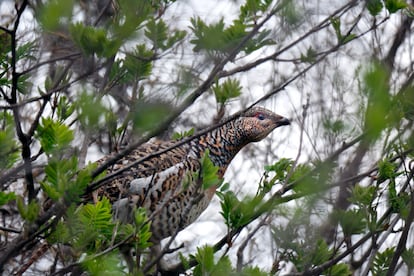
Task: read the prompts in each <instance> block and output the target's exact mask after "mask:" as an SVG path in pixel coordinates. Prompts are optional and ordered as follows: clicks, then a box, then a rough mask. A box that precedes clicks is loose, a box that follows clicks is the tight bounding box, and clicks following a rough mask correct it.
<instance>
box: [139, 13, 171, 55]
mask: <svg viewBox="0 0 414 276" xmlns="http://www.w3.org/2000/svg"><path fill="white" fill-rule="evenodd" d="M167 31H168V28H167V24H165V22H164V21H163V20H162V19H159V20H158V22H156V21H155V20H153V19H152V20H150V21H148V23H147V25H146V29H145V36H146V37H147V38H148V39H149V40H151V42H152V44H153V46H154V48H155V49H157V48H160V49H163V50H165V49H166V48H167V47H166V40H167V38H168V37H167Z"/></svg>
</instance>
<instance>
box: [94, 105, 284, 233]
mask: <svg viewBox="0 0 414 276" xmlns="http://www.w3.org/2000/svg"><path fill="white" fill-rule="evenodd" d="M288 124H290V123H289V120H287V119H286V118H284V117H282V116H280V115H277V114H275V113H273V112H271V111H269V110H267V109H264V108H261V107H254V108H252V109H250V110H248V111H247V112H245V113H244V114H242V115H241V116H239V117H237V118H236V119H234V120H231V121H229V122H227V123H226V124H224V125H222V126H221V127H218V128H216V129H214V130H212V131H210V132H207V133H206V134H204V135H201V136H199V137H195V138H194V139H192V140H191V141H189V142H188V143H184V144H182V145H180V146H178V147H174V148H171V147H172V146H173V145H174V144H176V143H179V141H166V142H153V143H146V144H144V145H142V146H141V147H139V148H137V149H136V150H134V151H133V152H132V153H131V154H129V155H128V156H126V157H125V158H123V159H121V160H119V162H118V163H117V164H115V165H114V166H112V167H111V168H110V169H109V171H110V172H114V171H117V170H119V169H120V168H122V167H124V166H126V165H128V164H130V163H131V162H134V161H136V160H139V159H140V158H142V157H145V156H148V155H149V154H151V153H154V152H158V151H160V150H164V149H169V148H171V149H169V150H168V151H166V152H164V153H161V154H159V155H155V156H154V157H151V158H149V159H147V160H145V161H143V162H141V163H139V164H138V165H136V166H134V167H131V168H130V169H129V170H126V171H124V172H122V173H121V174H120V175H118V176H117V177H116V179H114V180H113V181H112V182H111V183H108V184H107V185H105V186H103V187H101V188H100V189H98V190H97V191H96V193H95V196H103V195H104V196H107V197H108V198H110V200H111V202H112V203H113V209H114V213H115V216H116V217H117V218H118V219H120V220H121V221H123V222H132V214H133V210H134V208H136V207H137V206H142V207H145V208H146V209H147V212H148V215H149V216H150V218H151V230H152V234H153V240H154V241H159V240H161V239H163V238H166V237H168V236H171V235H173V234H175V233H176V232H177V231H180V230H182V229H183V228H185V227H186V226H188V225H189V224H191V223H192V222H193V221H194V220H195V219H196V218H197V217H198V216H199V215H200V214H201V213H202V212H203V211H204V210H205V209H206V208H207V206H208V204H209V203H210V200H211V198H212V197H213V196H214V194H215V187H212V188H210V189H208V190H203V189H202V188H201V185H200V183H199V182H200V180H199V179H193V178H194V175H195V174H194V172H197V171H198V170H199V169H200V158H201V157H202V156H203V154H204V153H205V151H206V150H207V149H208V150H209V156H210V159H211V161H212V162H213V164H215V165H216V166H218V167H219V173H218V174H219V177H220V178H222V177H223V175H224V173H225V171H226V169H227V167H228V165H229V164H230V162H231V160H232V159H233V158H234V156H235V155H236V154H237V153H238V152H239V151H240V150H241V149H242V148H243V147H244V146H245V145H247V144H248V143H250V142H257V141H260V140H262V139H263V138H265V137H266V136H267V135H268V134H269V133H270V132H271V131H273V130H274V129H275V128H277V127H279V126H283V125H288ZM184 182H186V183H190V184H189V185H187V186H186V188H183V186H184Z"/></svg>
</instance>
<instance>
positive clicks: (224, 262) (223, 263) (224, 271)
mask: <svg viewBox="0 0 414 276" xmlns="http://www.w3.org/2000/svg"><path fill="white" fill-rule="evenodd" d="M195 258H196V260H197V262H198V265H197V266H196V267H195V268H194V276H204V275H230V273H231V272H232V267H231V262H230V260H229V258H228V257H227V256H224V257H221V258H220V259H219V260H218V262H217V263H215V262H214V249H213V248H212V247H210V246H204V247H202V248H198V249H197V254H196V256H195Z"/></svg>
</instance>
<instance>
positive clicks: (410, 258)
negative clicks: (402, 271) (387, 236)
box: [401, 248, 414, 270]
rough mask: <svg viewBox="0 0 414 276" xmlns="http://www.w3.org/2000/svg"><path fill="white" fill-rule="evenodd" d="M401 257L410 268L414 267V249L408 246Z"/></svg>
mask: <svg viewBox="0 0 414 276" xmlns="http://www.w3.org/2000/svg"><path fill="white" fill-rule="evenodd" d="M401 257H402V259H403V261H404V263H405V264H406V265H407V267H408V269H409V270H413V269H414V249H412V248H408V249H405V250H404V252H403V253H402V254H401Z"/></svg>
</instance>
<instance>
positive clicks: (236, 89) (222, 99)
mask: <svg viewBox="0 0 414 276" xmlns="http://www.w3.org/2000/svg"><path fill="white" fill-rule="evenodd" d="M212 89H213V92H214V95H215V96H216V101H217V102H218V103H220V104H225V103H226V102H227V101H229V100H230V99H234V98H237V97H238V96H240V95H241V90H242V86H241V85H240V82H239V81H238V80H237V79H230V78H228V79H226V80H225V81H224V82H223V83H222V84H220V85H219V84H217V83H216V84H215V85H213V87H212Z"/></svg>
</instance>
